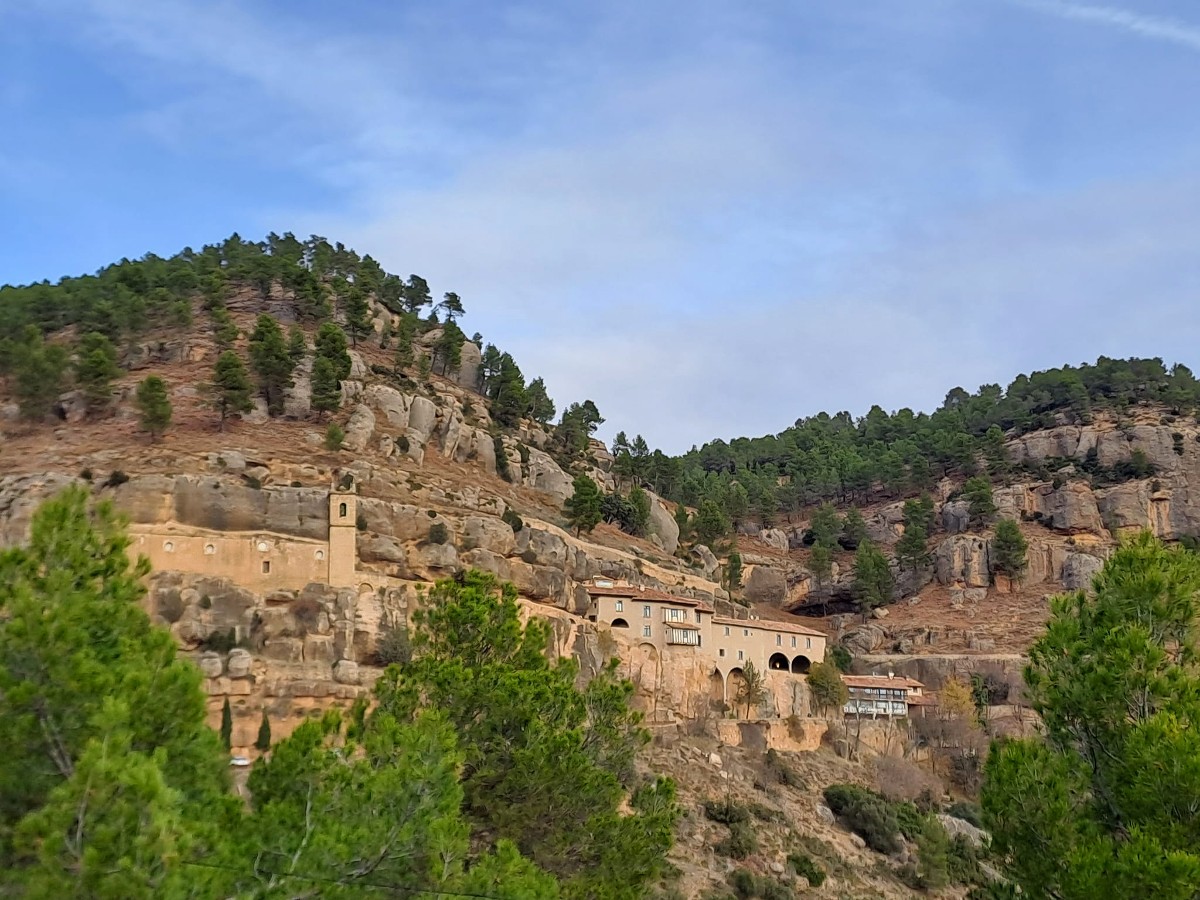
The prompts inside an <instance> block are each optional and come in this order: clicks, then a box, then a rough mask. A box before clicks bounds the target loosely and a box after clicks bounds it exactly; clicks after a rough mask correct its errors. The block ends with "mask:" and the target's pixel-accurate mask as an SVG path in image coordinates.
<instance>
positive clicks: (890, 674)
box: [888, 669, 896, 678]
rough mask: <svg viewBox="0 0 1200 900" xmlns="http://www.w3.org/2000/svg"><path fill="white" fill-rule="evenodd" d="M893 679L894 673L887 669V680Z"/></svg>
mask: <svg viewBox="0 0 1200 900" xmlns="http://www.w3.org/2000/svg"><path fill="white" fill-rule="evenodd" d="M895 677H896V673H895V672H893V671H892V670H891V669H888V678H895Z"/></svg>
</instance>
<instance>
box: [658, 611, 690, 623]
mask: <svg viewBox="0 0 1200 900" xmlns="http://www.w3.org/2000/svg"><path fill="white" fill-rule="evenodd" d="M663 620H664V621H667V622H686V621H687V610H686V609H667V610H664V614H663Z"/></svg>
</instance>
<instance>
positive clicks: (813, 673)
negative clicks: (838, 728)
mask: <svg viewBox="0 0 1200 900" xmlns="http://www.w3.org/2000/svg"><path fill="white" fill-rule="evenodd" d="M807 682H808V690H809V693H810V694H812V702H813V708H814V709H815V710H816V711H817V713H818V714H820V715H824V714H825V713H827V712H829V711H830V710H833V711H834V712H839V713H840V712H841V709H842V707H843V706H845V705H846V701H847V700H848V699H849V697H850V692H849V690H848V689H847V688H846V682H844V681H843V680H842V673H841V672H839V671H838V667H837V666H836V665H834V664H833V663H832V662H819V663H814V664H813V666H812V668H811V669H809V672H808V678H807Z"/></svg>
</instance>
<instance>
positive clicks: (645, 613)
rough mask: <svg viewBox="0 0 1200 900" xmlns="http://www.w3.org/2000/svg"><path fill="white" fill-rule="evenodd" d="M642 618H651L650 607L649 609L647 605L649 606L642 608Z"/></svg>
mask: <svg viewBox="0 0 1200 900" xmlns="http://www.w3.org/2000/svg"><path fill="white" fill-rule="evenodd" d="M642 618H643V619H648V618H650V607H649V605H647V606H643V607H642Z"/></svg>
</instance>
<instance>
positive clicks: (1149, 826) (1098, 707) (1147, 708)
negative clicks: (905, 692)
mask: <svg viewBox="0 0 1200 900" xmlns="http://www.w3.org/2000/svg"><path fill="white" fill-rule="evenodd" d="M1198 597H1200V556H1197V555H1196V554H1194V553H1191V552H1189V551H1184V550H1180V549H1167V548H1166V547H1164V546H1163V545H1162V543H1161V542H1159V541H1158V540H1156V539H1155V538H1154V537H1153V536H1152V535H1150V534H1149V533H1143V534H1142V535H1140V536H1139V537H1136V538H1134V539H1132V540H1130V541H1128V542H1127V543H1125V544H1124V545H1122V546H1121V547H1119V548H1117V550H1116V551H1114V553H1113V554H1112V556H1111V557H1109V559H1108V560H1107V561H1106V562H1105V564H1104V567H1103V568H1102V569H1101V570H1100V573H1099V574H1098V575H1097V576H1096V578H1095V579H1094V581H1093V583H1092V585H1091V587H1090V588H1089V590H1087V591H1076V592H1074V593H1071V594H1067V595H1064V596H1061V597H1057V598H1055V599H1054V600H1053V601H1052V603H1051V617H1050V622H1049V623H1048V625H1047V628H1046V631H1045V633H1044V634H1043V635H1042V637H1040V638H1039V639H1038V640H1037V641H1036V642H1035V643H1034V644H1033V646H1032V647H1031V648H1030V650H1029V664H1028V665H1027V666H1026V668H1025V673H1024V674H1025V683H1026V685H1027V686H1028V694H1029V697H1030V702H1031V705H1032V707H1033V709H1034V711H1035V712H1036V713H1037V714H1038V716H1039V717H1040V720H1041V722H1042V723H1043V724H1042V727H1041V728H1040V729H1039V733H1038V734H1037V735H1036V736H1034V737H1028V738H1020V739H1017V738H1014V739H1009V740H1005V741H1003V742H999V743H997V744H996V745H994V747H993V749H992V752H991V754H990V755H989V757H988V760H987V764H986V767H985V770H984V774H985V780H984V785H983V792H982V797H981V799H982V805H983V811H984V818H985V823H986V825H987V827H988V830H989V831H990V832H991V834H992V848H993V849H994V850H995V851H996V853H997V856H996V859H997V860H1000V861H1001V864H1002V865H1003V867H1004V869H1005V873H1004V874H1005V875H1006V876H1007V877H1008V878H1009V879H1010V880H1011V881H1012V882H1014V884H1015V885H1016V886H1017V887H1019V889H1020V896H1022V897H1064V898H1090V897H1145V898H1150V897H1154V898H1170V900H1191V898H1194V897H1196V896H1197V895H1198V894H1200V818H1198V817H1197V815H1196V809H1197V808H1200V764H1198V763H1200V729H1197V728H1196V723H1197V722H1198V721H1200V674H1198V673H1197V668H1196V622H1197V620H1198V618H1200V604H1198V603H1197V598H1198Z"/></svg>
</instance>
